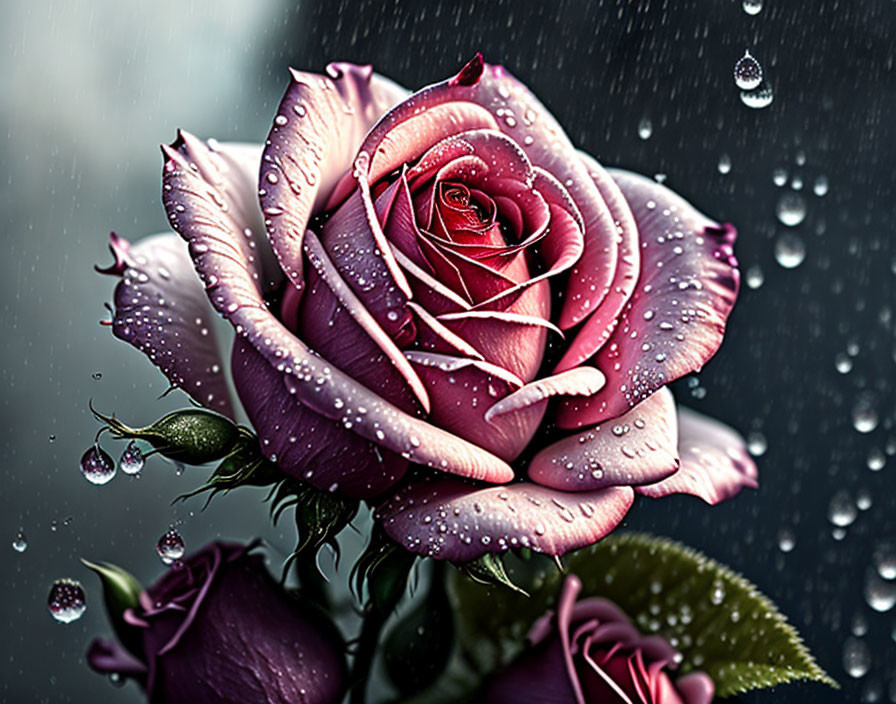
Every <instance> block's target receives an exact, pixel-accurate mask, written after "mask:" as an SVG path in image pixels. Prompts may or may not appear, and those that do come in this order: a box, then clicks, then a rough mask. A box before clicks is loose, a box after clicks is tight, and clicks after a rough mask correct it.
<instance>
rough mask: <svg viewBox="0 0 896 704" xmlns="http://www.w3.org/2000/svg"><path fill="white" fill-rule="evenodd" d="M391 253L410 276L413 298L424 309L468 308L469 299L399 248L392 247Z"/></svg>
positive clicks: (444, 310)
mask: <svg viewBox="0 0 896 704" xmlns="http://www.w3.org/2000/svg"><path fill="white" fill-rule="evenodd" d="M392 254H393V255H394V256H395V260H396V261H397V262H398V264H399V265H400V266H401V268H402V270H403V271H405V272H406V273H407V274H408V275H409V276H410V278H409V279H408V283H409V284H410V286H411V291H412V292H413V299H414V300H415V301H418V302H419V303H420V304H421V305H422V306H423V307H424V308H426V310H428V311H430V312H431V313H435V314H438V313H445V312H448V311H457V310H469V309H470V307H471V306H470V303H469V301H466V300H464V298H463V296H460V295H458V294H456V293H455V292H454V291H452V290H451V289H450V288H448V287H447V286H445V285H444V284H443V283H442V282H441V281H439V280H438V279H437V278H436V277H435V276H433V275H432V274H430V273H429V272H427V271H426V270H425V269H423V268H421V267H419V266H417V265H416V264H415V263H414V262H413V261H411V259H410V258H408V257H407V256H405V255H404V254H403V253H402V252H401V250H399V249H397V248H395V247H393V248H392Z"/></svg>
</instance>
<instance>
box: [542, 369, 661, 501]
mask: <svg viewBox="0 0 896 704" xmlns="http://www.w3.org/2000/svg"><path fill="white" fill-rule="evenodd" d="M567 373H569V372H567ZM677 446H678V433H677V423H676V418H675V401H674V399H673V398H672V393H671V392H670V391H669V390H668V389H660V390H659V391H658V392H657V393H655V394H653V395H652V396H650V397H649V398H648V399H647V400H646V401H643V402H642V403H639V404H638V405H637V406H635V407H634V408H633V409H632V410H630V411H629V412H628V413H625V414H623V415H621V416H619V417H618V418H614V419H612V420H608V421H606V422H605V423H602V424H601V425H599V426H595V427H593V428H588V429H587V430H583V431H582V432H580V433H577V434H576V435H571V436H569V437H567V438H564V439H563V440H560V441H559V442H555V443H554V444H553V445H550V446H549V447H546V448H545V449H543V450H542V451H541V452H539V453H538V454H537V455H536V456H535V457H534V458H533V460H532V463H531V464H530V465H529V478H530V479H531V480H532V481H534V482H536V483H538V484H541V485H543V486H549V487H552V488H554V489H560V490H563V491H593V490H595V489H601V488H603V487H605V486H616V485H623V484H624V485H629V486H631V485H637V484H652V483H654V482H658V481H660V480H661V479H665V478H666V477H668V476H669V475H673V476H674V474H673V473H674V472H675V471H676V469H677V468H678V452H677V449H676V448H677Z"/></svg>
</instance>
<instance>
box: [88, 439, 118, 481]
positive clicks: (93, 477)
mask: <svg viewBox="0 0 896 704" xmlns="http://www.w3.org/2000/svg"><path fill="white" fill-rule="evenodd" d="M81 474H83V475H84V478H85V479H86V480H87V481H89V482H90V483H91V484H97V485H101V484H106V483H107V482H109V481H111V479H112V477H114V476H115V462H114V461H113V459H112V458H111V457H110V456H109V453H108V452H106V451H105V450H104V449H103V448H101V447H100V446H99V445H94V446H93V447H91V448H90V449H89V450H87V452H85V453H84V454H83V455H82V456H81Z"/></svg>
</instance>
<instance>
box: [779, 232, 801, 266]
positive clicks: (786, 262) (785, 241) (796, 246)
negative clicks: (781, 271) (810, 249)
mask: <svg viewBox="0 0 896 704" xmlns="http://www.w3.org/2000/svg"><path fill="white" fill-rule="evenodd" d="M805 258H806V245H805V244H803V241H802V240H801V239H800V238H799V237H797V236H796V235H792V234H784V235H781V236H780V237H779V238H778V239H777V241H776V242H775V261H777V262H778V264H780V265H781V266H783V267H784V268H785V269H795V268H796V267H798V266H799V265H800V264H802V263H803V260H804V259H805Z"/></svg>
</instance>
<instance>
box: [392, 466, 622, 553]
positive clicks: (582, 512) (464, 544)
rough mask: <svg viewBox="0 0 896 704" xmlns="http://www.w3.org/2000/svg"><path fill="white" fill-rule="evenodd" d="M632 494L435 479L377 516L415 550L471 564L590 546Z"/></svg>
mask: <svg viewBox="0 0 896 704" xmlns="http://www.w3.org/2000/svg"><path fill="white" fill-rule="evenodd" d="M633 500H634V492H633V491H632V489H631V488H630V487H610V488H608V489H602V490H600V491H592V492H581V493H576V494H567V493H564V492H562V491H555V490H553V489H548V488H546V487H542V486H537V485H535V484H530V483H528V482H524V483H517V484H510V485H508V486H499V487H489V488H480V487H477V486H476V485H473V484H470V483H468V482H464V481H462V480H459V479H450V478H438V479H435V480H432V481H426V480H422V481H417V482H414V483H411V484H408V485H406V486H404V487H403V488H402V489H400V490H399V491H398V493H397V494H396V495H395V496H394V497H393V498H392V499H390V500H389V501H387V502H386V503H385V504H383V505H382V506H381V507H380V508H379V509H378V510H377V516H378V518H379V520H380V521H381V522H382V525H383V527H384V528H385V529H386V532H387V533H388V534H389V535H390V536H391V537H392V538H393V539H394V540H396V541H398V542H399V543H401V544H402V545H404V546H405V547H406V548H407V549H408V550H410V551H411V552H415V553H417V554H420V555H424V556H428V557H434V558H436V559H440V560H451V561H452V562H469V561H470V560H475V559H476V558H478V557H481V556H482V555H484V554H486V553H492V552H504V551H506V550H509V549H510V548H516V547H528V548H531V549H532V550H535V551H537V552H544V553H547V554H549V555H562V554H564V553H566V552H568V551H570V550H575V549H576V548H580V547H583V546H585V545H591V544H592V543H595V542H597V541H598V540H600V539H601V538H602V537H604V536H605V535H606V534H607V533H609V532H610V531H612V530H613V529H614V528H615V527H616V526H617V525H618V524H619V522H620V521H622V519H623V517H624V516H625V514H626V512H627V511H628V509H629V507H630V506H631V504H632V501H633Z"/></svg>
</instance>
